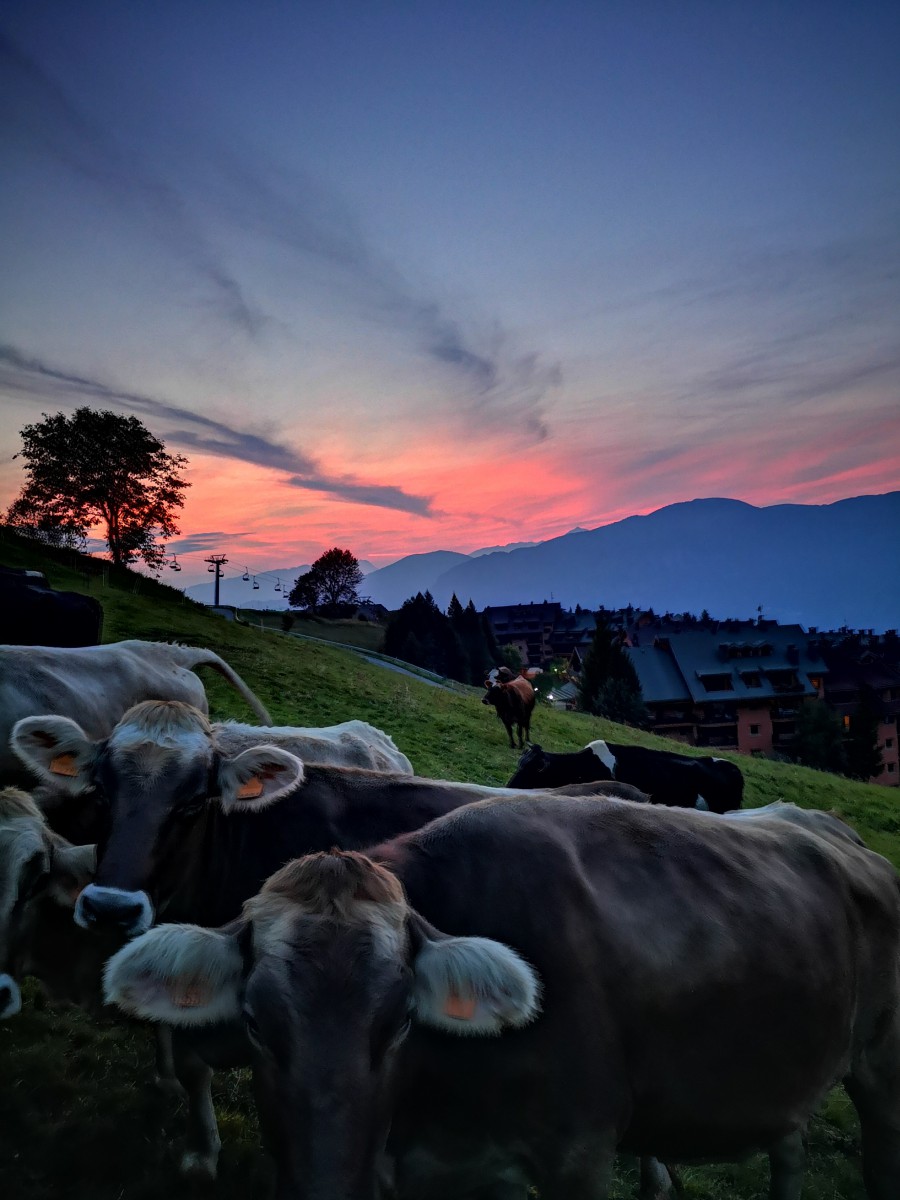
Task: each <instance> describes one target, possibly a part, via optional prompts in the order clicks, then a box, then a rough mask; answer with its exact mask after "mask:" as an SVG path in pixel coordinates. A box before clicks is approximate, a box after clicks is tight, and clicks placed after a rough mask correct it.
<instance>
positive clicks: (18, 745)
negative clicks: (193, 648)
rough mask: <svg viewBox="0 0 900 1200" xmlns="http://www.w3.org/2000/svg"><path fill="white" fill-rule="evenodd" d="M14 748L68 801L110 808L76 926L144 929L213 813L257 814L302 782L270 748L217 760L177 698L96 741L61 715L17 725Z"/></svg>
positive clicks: (143, 709) (298, 771)
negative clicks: (89, 794) (90, 799)
mask: <svg viewBox="0 0 900 1200" xmlns="http://www.w3.org/2000/svg"><path fill="white" fill-rule="evenodd" d="M11 745H12V748H13V750H14V751H15V752H16V754H17V755H18V756H19V758H21V759H22V761H23V762H24V763H25V764H26V765H27V766H29V767H30V768H31V769H32V770H34V771H36V772H37V774H38V775H39V776H40V777H41V778H42V779H43V780H45V781H47V782H52V783H53V784H54V785H55V786H56V787H57V788H64V789H66V790H68V791H69V793H70V794H71V796H72V797H73V802H74V803H77V802H78V799H79V797H82V796H83V795H84V793H85V792H86V791H88V790H89V789H94V795H95V796H96V798H97V800H98V801H99V802H100V803H102V804H103V805H105V806H106V809H107V812H106V819H105V828H104V831H103V833H102V835H101V837H100V841H99V845H98V862H97V875H96V880H95V882H94V883H92V884H91V885H90V886H89V887H87V888H86V889H85V891H84V892H83V894H82V895H81V896H80V897H79V900H78V904H77V906H76V908H75V920H76V921H77V922H78V924H80V925H82V926H83V927H85V928H91V927H102V926H105V927H110V926H117V927H119V928H120V929H121V930H122V931H123V932H125V933H127V934H136V933H143V932H144V931H145V930H147V929H149V927H150V925H151V924H152V922H153V916H154V904H156V905H158V904H159V903H161V902H162V903H164V902H165V899H166V891H167V889H169V890H172V889H173V888H174V886H175V885H176V884H177V883H178V882H179V879H178V865H177V864H178V862H179V860H184V859H186V858H188V857H189V856H190V853H191V850H192V849H193V850H195V851H197V852H199V847H200V843H201V840H202V836H203V831H204V828H205V822H206V820H208V818H209V814H210V810H211V808H212V806H214V805H215V806H217V807H218V808H219V809H221V810H224V811H225V812H226V813H230V812H239V811H256V810H259V809H261V808H264V807H266V806H267V805H269V804H272V803H274V802H275V801H277V800H278V799H279V798H280V797H281V796H283V795H285V794H286V793H287V792H289V791H291V790H292V789H293V788H294V787H296V786H297V784H298V783H300V782H301V781H302V779H303V764H302V763H301V762H300V760H299V759H298V758H296V757H295V756H294V755H292V754H289V753H287V752H286V751H284V750H281V749H279V748H277V747H275V746H267V745H265V744H262V745H259V746H254V747H252V748H250V749H247V750H244V751H243V752H242V753H240V754H237V755H235V756H234V757H229V756H227V755H224V754H222V753H220V752H219V750H218V749H217V747H216V745H215V742H214V739H213V736H212V729H211V727H210V724H209V721H208V720H207V718H206V717H205V715H204V714H203V713H201V712H200V711H199V710H198V709H196V708H193V707H192V706H191V705H189V704H184V703H182V702H180V701H145V702H144V703H142V704H137V705H135V706H134V707H133V708H131V709H129V711H128V712H127V713H126V714H125V716H124V717H123V718H122V719H121V721H120V722H119V724H118V725H117V726H116V727H115V729H114V730H113V731H112V733H111V734H110V736H109V737H108V738H106V739H104V740H103V741H99V742H93V741H91V740H90V739H89V738H88V737H87V735H86V734H85V733H84V732H83V730H82V729H81V728H80V727H79V726H78V725H77V724H76V723H75V722H74V721H71V720H69V719H67V718H65V717H28V718H26V719H25V720H23V721H19V722H18V724H17V725H15V726H14V728H13V733H12V738H11Z"/></svg>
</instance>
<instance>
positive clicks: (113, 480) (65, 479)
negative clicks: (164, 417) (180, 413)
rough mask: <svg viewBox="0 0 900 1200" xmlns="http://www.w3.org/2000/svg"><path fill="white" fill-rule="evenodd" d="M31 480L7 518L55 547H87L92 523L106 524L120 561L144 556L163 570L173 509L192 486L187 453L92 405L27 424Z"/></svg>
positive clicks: (173, 520)
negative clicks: (187, 474)
mask: <svg viewBox="0 0 900 1200" xmlns="http://www.w3.org/2000/svg"><path fill="white" fill-rule="evenodd" d="M21 432H22V442H23V448H22V450H21V452H20V453H21V457H22V458H24V460H25V463H26V468H25V469H26V473H27V476H28V478H27V482H26V484H25V487H24V488H23V489H22V492H21V495H20V496H19V497H18V498H17V499H16V500H14V501H13V503H12V504H11V505H10V507H9V510H8V511H7V514H6V520H7V522H8V524H10V525H12V526H13V527H14V528H17V529H19V530H21V531H22V532H23V533H28V534H30V535H31V536H35V537H38V538H40V539H41V540H43V541H46V542H49V543H51V544H53V545H64V546H76V547H77V546H82V545H83V544H84V541H85V539H86V537H87V535H88V531H89V530H90V529H91V528H92V527H93V526H95V525H102V526H103V528H104V530H105V537H106V544H107V546H108V547H109V553H110V557H111V558H112V561H113V562H114V563H116V564H117V565H123V564H128V563H133V562H136V561H137V560H138V559H139V558H140V559H143V560H144V562H145V563H146V564H147V566H148V567H151V568H153V569H158V568H159V567H161V566H162V564H163V561H164V559H165V554H166V549H165V545H164V544H163V545H160V544H159V541H160V539H165V538H168V537H172V536H173V535H174V534H177V533H178V527H177V525H176V514H177V511H178V509H180V508H182V507H183V505H184V497H183V492H184V490H185V488H187V487H190V484H189V483H188V482H187V481H186V480H185V479H184V478H183V477H182V474H181V471H182V468H183V467H184V466H186V464H187V461H188V460H187V459H186V458H185V457H184V456H183V455H180V454H167V453H166V448H165V446H164V444H163V443H162V442H161V441H160V440H159V439H158V438H156V437H154V436H153V434H152V433H151V432H150V430H149V429H147V427H146V426H145V425H143V424H142V423H141V422H140V421H139V420H138V419H137V417H123V416H119V414H118V413H114V412H108V411H100V410H98V409H93V408H78V409H76V410H75V412H74V413H73V414H72V416H71V417H67V416H65V414H64V413H57V414H56V415H55V416H47V415H46V414H43V420H41V421H37V422H36V423H35V424H34V425H26V426H25V427H24V428H23V429H22V431H21Z"/></svg>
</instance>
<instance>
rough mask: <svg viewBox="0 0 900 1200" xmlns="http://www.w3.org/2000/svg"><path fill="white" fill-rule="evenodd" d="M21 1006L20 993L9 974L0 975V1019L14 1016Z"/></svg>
mask: <svg viewBox="0 0 900 1200" xmlns="http://www.w3.org/2000/svg"><path fill="white" fill-rule="evenodd" d="M21 1007H22V993H21V992H20V991H19V985H18V984H17V983H16V981H15V980H14V979H13V977H12V976H11V975H6V974H2V975H0V1021H5V1020H6V1018H7V1017H14V1016H15V1015H16V1013H17V1012H18V1011H19V1009H20V1008H21Z"/></svg>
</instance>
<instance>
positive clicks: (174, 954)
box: [103, 925, 244, 1025]
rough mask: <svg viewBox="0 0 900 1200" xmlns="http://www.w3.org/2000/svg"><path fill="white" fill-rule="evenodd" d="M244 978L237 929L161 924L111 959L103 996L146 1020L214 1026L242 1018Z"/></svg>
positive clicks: (106, 969)
mask: <svg viewBox="0 0 900 1200" xmlns="http://www.w3.org/2000/svg"><path fill="white" fill-rule="evenodd" d="M243 975H244V960H243V957H242V955H241V951H240V946H239V944H238V937H237V936H236V935H235V934H234V932H233V929H232V927H229V930H228V932H225V931H223V930H219V929H204V928H201V926H199V925H157V927H156V928H155V929H151V930H150V931H149V932H148V933H145V934H143V935H142V936H141V937H137V938H135V939H134V941H132V942H129V943H128V945H127V946H125V947H124V948H123V949H122V950H120V951H119V952H118V953H117V954H114V955H113V956H112V958H111V959H110V960H109V962H108V963H107V964H106V967H105V969H104V972H103V995H104V999H105V1000H106V1002H107V1004H115V1005H117V1006H118V1007H119V1008H121V1009H122V1011H123V1012H126V1013H130V1014H131V1015H132V1016H135V1017H142V1018H144V1019H145V1020H147V1021H164V1022H165V1023H166V1024H167V1025H209V1024H213V1023H216V1022H220V1021H232V1020H235V1019H236V1018H237V1017H239V1016H240V1013H241V1004H242V998H243Z"/></svg>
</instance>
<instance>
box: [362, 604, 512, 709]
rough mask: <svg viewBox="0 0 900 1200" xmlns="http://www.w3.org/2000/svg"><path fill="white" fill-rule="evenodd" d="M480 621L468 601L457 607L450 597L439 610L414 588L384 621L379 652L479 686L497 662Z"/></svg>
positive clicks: (481, 618) (483, 624)
mask: <svg viewBox="0 0 900 1200" xmlns="http://www.w3.org/2000/svg"><path fill="white" fill-rule="evenodd" d="M485 625H486V622H485V620H484V619H483V617H482V615H481V613H479V612H478V611H477V609H476V608H475V605H474V604H473V603H472V601H471V600H470V601H469V603H468V604H467V605H466V607H465V608H463V606H462V604H461V603H460V602H459V599H458V598H457V597H456V596H455V595H454V596H453V597H452V599H451V600H450V604H449V605H448V607H447V612H446V613H442V612H441V610H440V609H439V608H438V606H437V604H436V603H435V601H434V597H433V596H432V595H431V593H430V592H425V593H424V594H423V593H422V592H418V593H417V594H416V595H415V596H411V597H410V598H409V599H408V600H405V601H404V603H403V605H402V607H401V608H400V609H399V610H398V611H397V612H396V613H394V615H393V616H392V617H391V618H390V620H389V621H388V625H387V630H386V631H385V638H384V650H385V653H386V654H390V655H392V656H393V657H394V658H400V659H402V660H403V661H404V662H409V663H413V664H415V665H416V666H418V667H425V668H426V669H427V670H429V671H434V672H435V673H436V674H438V675H445V676H447V678H448V679H458V680H459V681H460V683H471V684H474V685H476V686H479V685H480V684H481V683H483V682H484V678H485V675H486V674H487V672H488V671H489V670H490V669H491V667H492V666H494V664H495V662H496V661H497V659H496V658H495V657H494V656H492V653H491V648H490V642H491V641H492V640H493V639H492V638H490V639H489V637H488V634H487V632H486V629H485ZM495 648H496V643H495Z"/></svg>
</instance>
